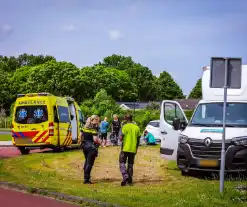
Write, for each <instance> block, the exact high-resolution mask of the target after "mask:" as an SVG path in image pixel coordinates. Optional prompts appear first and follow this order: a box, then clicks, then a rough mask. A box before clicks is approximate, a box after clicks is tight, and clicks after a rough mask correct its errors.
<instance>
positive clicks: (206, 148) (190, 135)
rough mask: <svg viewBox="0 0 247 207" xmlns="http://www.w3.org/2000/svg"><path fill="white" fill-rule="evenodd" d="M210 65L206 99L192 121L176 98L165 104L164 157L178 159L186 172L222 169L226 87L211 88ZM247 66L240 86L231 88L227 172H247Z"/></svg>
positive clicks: (204, 84)
mask: <svg viewBox="0 0 247 207" xmlns="http://www.w3.org/2000/svg"><path fill="white" fill-rule="evenodd" d="M210 72H211V71H210V68H209V67H204V68H203V75H202V96H203V98H202V100H201V101H200V102H199V103H198V105H197V107H196V109H195V111H194V113H193V115H192V117H191V120H190V121H188V119H187V117H186V116H185V113H184V111H183V110H182V108H181V106H180V105H179V103H178V102H176V101H170V100H165V101H163V102H162V105H161V113H160V133H161V147H160V153H161V157H163V158H165V159H167V160H175V161H176V162H177V166H178V168H179V169H180V170H181V172H182V175H187V174H188V173H189V172H191V171H210V172H213V171H215V172H218V171H219V170H220V158H221V145H222V132H223V128H222V124H223V123H222V119H223V96H224V89H223V88H210V87H209V84H210ZM246 77H247V65H242V79H241V81H242V82H241V88H240V89H228V92H227V93H228V95H227V105H226V134H225V135H226V136H225V139H226V142H225V151H226V153H225V157H226V159H225V171H226V172H247V78H246Z"/></svg>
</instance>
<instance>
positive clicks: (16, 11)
mask: <svg viewBox="0 0 247 207" xmlns="http://www.w3.org/2000/svg"><path fill="white" fill-rule="evenodd" d="M0 5H1V6H0V55H6V56H17V55H19V54H22V53H29V54H35V55H40V54H44V55H52V56H54V57H55V58H56V59H57V60H58V61H68V62H72V63H74V64H75V65H77V66H78V67H83V66H90V65H93V64H95V63H98V62H99V61H102V59H103V58H104V57H106V56H110V55H112V54H120V55H125V56H132V58H133V60H134V61H135V62H138V63H141V64H142V65H144V66H147V67H149V68H150V69H151V70H152V72H153V74H155V75H159V73H160V72H162V71H164V70H165V71H168V72H169V73H170V74H171V75H172V77H173V78H174V79H175V81H176V82H177V83H178V84H179V85H180V86H181V88H182V89H183V92H184V93H185V94H189V92H190V91H191V89H192V88H193V87H194V85H195V83H196V81H197V80H198V79H199V78H200V77H201V75H202V67H203V66H206V65H209V64H210V59H211V57H215V56H217V57H226V56H227V57H241V58H242V60H243V63H244V64H247V38H246V34H247V21H246V19H247V10H246V8H247V1H245V0H231V1H230V0H0Z"/></svg>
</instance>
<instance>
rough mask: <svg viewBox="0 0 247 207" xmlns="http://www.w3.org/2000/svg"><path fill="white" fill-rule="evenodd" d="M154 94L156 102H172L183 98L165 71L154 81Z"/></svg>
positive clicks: (177, 86)
mask: <svg viewBox="0 0 247 207" xmlns="http://www.w3.org/2000/svg"><path fill="white" fill-rule="evenodd" d="M155 93H156V96H157V100H164V99H167V100H172V99H181V98H183V97H184V95H183V91H182V89H181V88H180V87H179V85H178V84H177V83H176V82H175V81H174V80H173V78H172V76H171V75H170V74H169V73H168V72H166V71H164V72H162V73H161V74H160V76H159V78H157V79H156V81H155Z"/></svg>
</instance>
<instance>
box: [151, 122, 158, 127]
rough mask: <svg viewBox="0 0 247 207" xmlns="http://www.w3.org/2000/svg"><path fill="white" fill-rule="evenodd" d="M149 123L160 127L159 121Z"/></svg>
mask: <svg viewBox="0 0 247 207" xmlns="http://www.w3.org/2000/svg"><path fill="white" fill-rule="evenodd" d="M149 125H151V126H153V127H160V123H159V122H157V121H151V122H149Z"/></svg>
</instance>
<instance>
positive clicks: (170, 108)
mask: <svg viewBox="0 0 247 207" xmlns="http://www.w3.org/2000/svg"><path fill="white" fill-rule="evenodd" d="M174 118H178V119H180V120H181V121H185V117H184V115H183V112H182V111H181V110H180V108H179V107H178V106H177V104H175V103H165V105H164V119H165V121H166V122H167V123H168V124H171V125H172V122H173V120H174Z"/></svg>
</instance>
